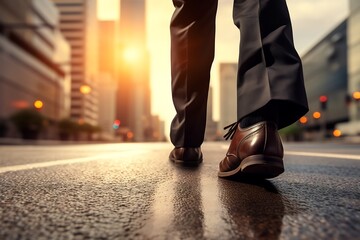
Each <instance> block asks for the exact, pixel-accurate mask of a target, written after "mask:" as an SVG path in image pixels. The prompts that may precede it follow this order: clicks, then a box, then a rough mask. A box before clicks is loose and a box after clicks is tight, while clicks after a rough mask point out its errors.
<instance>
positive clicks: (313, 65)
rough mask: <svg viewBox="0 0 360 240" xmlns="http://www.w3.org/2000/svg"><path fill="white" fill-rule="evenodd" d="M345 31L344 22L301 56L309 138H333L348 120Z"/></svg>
mask: <svg viewBox="0 0 360 240" xmlns="http://www.w3.org/2000/svg"><path fill="white" fill-rule="evenodd" d="M346 30H347V21H346V20H345V21H343V22H342V23H341V24H340V25H338V26H337V27H335V28H334V29H333V30H332V31H331V32H330V33H329V34H327V35H326V36H325V37H324V38H323V39H321V40H320V41H319V42H317V43H316V44H315V45H314V46H313V47H312V48H311V49H310V50H309V51H308V52H307V53H306V54H304V55H303V56H302V61H303V69H304V77H305V85H306V90H307V96H308V102H309V109H310V110H309V112H308V113H307V114H306V116H305V118H306V121H305V120H304V119H305V118H304V119H303V120H304V121H303V123H302V124H303V128H304V129H305V138H307V139H319V138H323V137H325V136H326V135H330V134H331V132H332V130H333V129H334V128H335V125H336V124H337V123H340V122H346V121H348V120H349V110H348V108H347V103H346V101H345V100H346V96H347V92H348V74H347V69H348V64H347V54H348V51H347V32H346ZM330 130H331V131H330Z"/></svg>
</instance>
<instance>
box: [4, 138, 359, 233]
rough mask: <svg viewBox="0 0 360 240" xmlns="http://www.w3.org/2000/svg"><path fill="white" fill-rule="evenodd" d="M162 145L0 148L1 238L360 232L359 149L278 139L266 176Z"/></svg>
mask: <svg viewBox="0 0 360 240" xmlns="http://www.w3.org/2000/svg"><path fill="white" fill-rule="evenodd" d="M228 143H229V142H218V143H205V144H204V146H203V152H204V162H203V164H201V165H200V166H199V167H197V168H190V167H181V166H178V165H174V164H172V163H171V162H170V161H168V159H167V157H168V153H169V151H170V150H171V145H170V144H169V143H146V144H140V143H137V144H91V145H58V146H0V239H1V240H7V239H346V240H348V239H350V240H351V239H360V184H359V182H360V181H359V180H360V147H359V146H358V145H345V144H340V143H327V144H325V143H323V144H320V143H319V144H318V143H302V144H285V149H286V156H285V167H286V172H285V173H284V174H283V175H281V176H280V177H278V178H275V179H273V180H270V181H243V180H239V179H232V180H227V179H219V178H218V177H217V165H218V162H219V161H220V160H221V159H222V157H223V156H224V154H225V152H226V150H227V144H228Z"/></svg>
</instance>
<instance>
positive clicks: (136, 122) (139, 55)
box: [116, 0, 152, 141]
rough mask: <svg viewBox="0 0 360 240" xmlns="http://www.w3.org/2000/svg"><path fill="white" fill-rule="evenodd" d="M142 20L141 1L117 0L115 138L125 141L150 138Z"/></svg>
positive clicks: (146, 54)
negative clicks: (117, 69) (119, 1)
mask: <svg viewBox="0 0 360 240" xmlns="http://www.w3.org/2000/svg"><path fill="white" fill-rule="evenodd" d="M145 20H146V12H145V0H121V6H120V37H119V56H118V64H119V79H118V88H117V89H118V90H117V103H116V108H117V110H116V118H117V119H119V120H120V121H121V125H120V128H119V131H118V135H119V136H121V137H122V138H123V139H124V140H128V141H147V140H150V139H151V137H150V136H152V134H149V133H148V131H147V129H150V128H151V104H150V102H151V96H150V77H149V53H148V50H147V46H146V24H145ZM149 138H150V139H149Z"/></svg>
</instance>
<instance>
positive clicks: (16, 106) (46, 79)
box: [0, 0, 70, 138]
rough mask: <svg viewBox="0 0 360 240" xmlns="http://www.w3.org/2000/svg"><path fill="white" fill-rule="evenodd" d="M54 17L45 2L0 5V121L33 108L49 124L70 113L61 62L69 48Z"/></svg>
mask: <svg viewBox="0 0 360 240" xmlns="http://www.w3.org/2000/svg"><path fill="white" fill-rule="evenodd" d="M58 18H59V15H58V11H57V9H56V7H55V6H54V4H53V3H52V2H51V1H49V0H28V1H22V0H2V1H0V69H1V70H0V118H2V119H7V118H9V117H10V116H11V115H12V114H14V113H15V112H17V111H19V110H21V109H24V108H35V107H36V108H37V109H38V110H39V111H40V112H41V114H42V115H44V116H45V117H47V118H48V119H49V123H48V124H50V125H51V124H52V123H54V122H56V121H57V120H59V119H61V118H65V117H67V116H68V115H69V113H70V104H69V101H68V98H69V93H70V75H69V66H64V65H62V64H61V63H62V62H67V61H69V59H70V47H69V45H68V43H67V41H66V40H65V39H64V37H63V36H62V34H61V33H60V32H59V31H58V30H57V22H58ZM35 102H37V103H38V104H35V106H34V103H35ZM9 136H10V137H16V136H17V135H16V132H14V131H10V132H9ZM43 137H44V138H54V136H51V134H50V135H47V136H43Z"/></svg>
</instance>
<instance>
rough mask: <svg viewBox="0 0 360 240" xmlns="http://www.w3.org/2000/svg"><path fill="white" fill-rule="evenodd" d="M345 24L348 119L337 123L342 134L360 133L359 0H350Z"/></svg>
mask: <svg viewBox="0 0 360 240" xmlns="http://www.w3.org/2000/svg"><path fill="white" fill-rule="evenodd" d="M349 7H350V9H349V10H350V11H349V12H350V15H349V19H348V26H347V36H348V37H347V46H348V58H347V60H348V96H347V101H348V106H349V110H350V121H349V122H348V123H342V124H338V125H337V128H338V129H339V130H340V131H341V132H342V133H343V134H344V135H360V1H359V0H350V1H349Z"/></svg>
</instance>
